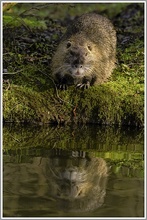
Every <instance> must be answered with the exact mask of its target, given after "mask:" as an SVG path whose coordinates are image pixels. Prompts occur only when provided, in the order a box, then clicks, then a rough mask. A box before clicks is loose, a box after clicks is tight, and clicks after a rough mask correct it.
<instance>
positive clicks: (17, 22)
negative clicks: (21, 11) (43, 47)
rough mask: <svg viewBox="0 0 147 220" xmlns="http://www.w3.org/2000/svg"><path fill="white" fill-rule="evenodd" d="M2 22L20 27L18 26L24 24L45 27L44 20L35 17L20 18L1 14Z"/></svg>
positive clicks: (32, 26) (29, 26)
mask: <svg viewBox="0 0 147 220" xmlns="http://www.w3.org/2000/svg"><path fill="white" fill-rule="evenodd" d="M3 22H4V25H5V26H7V27H8V26H9V27H12V28H14V27H20V26H22V25H23V26H26V27H28V28H31V29H33V28H35V29H36V28H37V29H46V28H47V26H46V24H45V22H44V21H37V20H36V19H31V20H30V19H27V18H20V17H15V16H12V15H4V16H3Z"/></svg>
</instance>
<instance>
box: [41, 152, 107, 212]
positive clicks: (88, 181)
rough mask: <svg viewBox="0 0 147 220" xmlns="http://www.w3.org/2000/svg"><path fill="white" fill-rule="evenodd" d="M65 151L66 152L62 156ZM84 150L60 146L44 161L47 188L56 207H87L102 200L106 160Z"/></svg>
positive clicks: (69, 208) (82, 209) (104, 188)
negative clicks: (60, 149) (92, 155)
mask: <svg viewBox="0 0 147 220" xmlns="http://www.w3.org/2000/svg"><path fill="white" fill-rule="evenodd" d="M66 153H67V154H69V155H68V156H65V155H66ZM80 153H81V155H80ZM70 154H71V155H70ZM84 154H85V152H78V151H71V152H68V151H65V150H64V151H60V154H59V155H55V156H54V157H51V158H49V159H48V160H46V161H45V165H44V167H45V176H46V178H47V181H48V185H49V188H50V189H51V193H52V196H53V197H55V198H57V199H58V208H61V209H62V210H65V211H67V210H68V212H70V211H72V212H73V211H74V212H84V211H91V210H94V209H95V208H98V207H100V206H101V205H102V204H103V202H104V197H105V194H106V181H107V175H108V168H107V164H106V162H105V160H104V159H102V158H90V157H89V156H88V154H87V156H84Z"/></svg>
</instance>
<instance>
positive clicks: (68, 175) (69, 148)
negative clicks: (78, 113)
mask: <svg viewBox="0 0 147 220" xmlns="http://www.w3.org/2000/svg"><path fill="white" fill-rule="evenodd" d="M95 128H96V127H94V129H93V128H92V129H90V127H89V128H87V130H86V129H81V130H80V129H79V128H78V129H79V130H78V129H76V132H75V130H74V132H75V133H74V132H73V130H72V129H69V130H68V131H70V132H69V133H68V132H67V130H66V133H65V134H64V135H63V130H64V129H63V128H62V130H60V129H59V128H57V129H53V128H47V129H42V128H40V129H41V130H40V129H38V128H37V129H35V130H33V129H32V130H31V129H30V130H28V129H25V128H23V129H22V130H20V129H14V128H13V129H12V130H11V129H10V130H9V129H7V128H5V129H6V130H5V133H4V156H3V161H4V165H3V168H4V172H3V174H4V175H3V189H4V194H3V210H4V211H3V215H4V217H64V216H66V217H72V216H73V217H80V216H81V217H82V216H87V217H88V216H89V217H122V216H123V217H143V216H144V198H143V197H144V185H143V136H142V134H141V133H140V132H137V131H135V132H134V133H133V134H132V135H129V134H128V132H126V133H127V135H126V134H125V133H124V132H123V133H122V132H118V131H117V132H118V133H116V132H115V130H113V129H112V130H111V129H109V130H105V129H104V133H103V132H102V129H98V128H96V129H95ZM77 131H78V132H77ZM41 132H42V133H41ZM82 132H83V136H82ZM108 133H109V134H110V136H109V135H108ZM56 137H60V138H56ZM61 137H63V138H62V139H61ZM64 137H65V139H64ZM67 137H68V139H67ZM112 137H114V138H112ZM20 140H21V141H20ZM78 143H79V145H78ZM47 144H48V145H47ZM35 146H36V147H35ZM51 146H52V148H51ZM64 148H65V149H64ZM80 148H81V149H80Z"/></svg>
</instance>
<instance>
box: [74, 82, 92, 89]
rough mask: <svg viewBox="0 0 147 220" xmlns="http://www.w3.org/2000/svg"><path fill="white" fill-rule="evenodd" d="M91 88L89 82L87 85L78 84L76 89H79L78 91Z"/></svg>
mask: <svg viewBox="0 0 147 220" xmlns="http://www.w3.org/2000/svg"><path fill="white" fill-rule="evenodd" d="M89 87H90V83H89V82H87V83H78V84H77V85H76V88H78V89H83V90H84V89H88V88H89Z"/></svg>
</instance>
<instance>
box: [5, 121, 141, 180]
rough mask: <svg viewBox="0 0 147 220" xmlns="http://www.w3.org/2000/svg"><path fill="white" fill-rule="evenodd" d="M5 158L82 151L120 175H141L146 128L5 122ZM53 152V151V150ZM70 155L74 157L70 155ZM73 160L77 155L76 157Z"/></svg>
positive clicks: (21, 160)
mask: <svg viewBox="0 0 147 220" xmlns="http://www.w3.org/2000/svg"><path fill="white" fill-rule="evenodd" d="M3 134H4V135H3V144H4V145H3V152H4V162H10V161H11V160H13V163H26V162H27V163H31V161H32V159H33V158H34V157H40V158H44V157H51V156H52V155H54V154H55V155H56V153H57V152H58V153H59V154H60V152H61V153H62V152H63V153H64V156H65V155H71V152H73V153H74V154H78V152H80V153H79V154H83V155H87V156H89V157H99V158H103V159H104V160H106V161H107V164H108V166H111V173H114V174H116V175H118V176H120V175H124V176H127V177H138V178H142V177H143V173H144V162H143V131H142V129H141V130H140V131H139V130H138V129H135V128H134V129H132V128H131V129H129V128H124V129H122V128H119V129H117V128H114V126H112V127H109V126H102V127H101V126H100V127H99V126H94V125H93V126H92V125H91V126H85V125H83V126H72V127H71V126H63V127H62V126H60V128H59V127H58V126H30V125H29V126H27V127H26V126H21V125H15V126H14V125H12V126H11V125H7V126H4V132H3ZM53 152H54V154H53ZM70 158H71V157H70ZM73 160H74V157H73Z"/></svg>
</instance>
